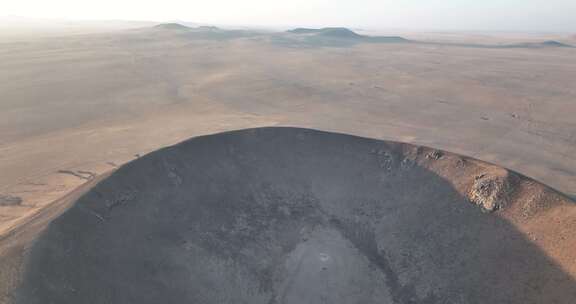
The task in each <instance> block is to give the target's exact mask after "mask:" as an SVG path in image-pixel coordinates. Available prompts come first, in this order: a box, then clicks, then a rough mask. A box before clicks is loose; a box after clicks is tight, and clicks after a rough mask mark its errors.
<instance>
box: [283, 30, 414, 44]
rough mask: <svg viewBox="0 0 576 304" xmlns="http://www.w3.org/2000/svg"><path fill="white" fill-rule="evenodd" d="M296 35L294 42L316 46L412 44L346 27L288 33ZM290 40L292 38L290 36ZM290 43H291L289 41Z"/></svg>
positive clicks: (396, 37) (394, 37) (401, 39)
mask: <svg viewBox="0 0 576 304" xmlns="http://www.w3.org/2000/svg"><path fill="white" fill-rule="evenodd" d="M287 33H289V34H296V35H294V37H292V38H293V39H292V40H291V41H292V42H296V43H300V44H303V45H308V46H310V45H312V46H314V45H316V46H346V45H354V44H356V43H363V42H366V43H405V42H411V41H410V40H408V39H405V38H403V37H399V36H366V35H361V34H358V33H356V32H354V31H352V30H350V29H348V28H345V27H326V28H320V29H312V28H296V29H293V30H289V31H287ZM288 39H290V36H288ZM287 42H288V43H289V41H287Z"/></svg>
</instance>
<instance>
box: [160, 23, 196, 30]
mask: <svg viewBox="0 0 576 304" xmlns="http://www.w3.org/2000/svg"><path fill="white" fill-rule="evenodd" d="M154 28H155V29H161V30H180V31H182V30H185V31H187V30H190V29H191V28H190V27H187V26H185V25H182V24H180V23H162V24H158V25H155V26H154Z"/></svg>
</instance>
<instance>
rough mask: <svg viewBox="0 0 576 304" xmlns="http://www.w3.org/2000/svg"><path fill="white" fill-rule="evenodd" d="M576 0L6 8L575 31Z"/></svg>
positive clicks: (56, 3) (24, 3) (60, 3)
mask: <svg viewBox="0 0 576 304" xmlns="http://www.w3.org/2000/svg"><path fill="white" fill-rule="evenodd" d="M574 11H576V1H572V0H548V1H545V0H531V1H530V2H529V3H527V2H525V1H520V0H486V1H482V2H480V1H472V0H448V1H446V0H445V1H443V0H406V1H402V2H401V3H399V1H394V0H381V1H376V0H358V1H344V0H336V1H329V0H292V1H275V2H270V1H265V0H247V1H242V2H238V1H227V0H214V1H210V2H205V1H182V0H165V1H161V2H160V1H153V2H146V3H144V2H141V1H137V0H123V1H113V0H101V1H98V2H96V1H87V0H53V1H49V2H48V1H38V0H20V1H10V2H8V3H4V4H3V9H2V13H0V14H1V15H0V17H1V16H21V17H29V18H56V19H60V18H63V19H75V20H110V19H115V20H134V21H140V20H142V21H156V22H165V21H173V20H183V21H189V22H200V23H214V24H230V25H232V24H234V25H252V26H270V27H273V26H316V27H320V26H347V27H362V28H370V29H384V28H402V29H427V30H481V31H482V30H484V31H542V32H547V31H550V32H571V31H575V29H576V19H574V18H573V16H572V12H574Z"/></svg>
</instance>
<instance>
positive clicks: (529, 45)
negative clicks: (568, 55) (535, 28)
mask: <svg viewBox="0 0 576 304" xmlns="http://www.w3.org/2000/svg"><path fill="white" fill-rule="evenodd" d="M505 47H510V48H546V47H551V48H573V47H574V46H572V45H569V44H566V43H562V42H559V41H555V40H548V41H543V42H526V43H518V44H511V45H507V46H505Z"/></svg>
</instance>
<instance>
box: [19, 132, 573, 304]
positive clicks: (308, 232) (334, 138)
mask: <svg viewBox="0 0 576 304" xmlns="http://www.w3.org/2000/svg"><path fill="white" fill-rule="evenodd" d="M405 148H406V146H405V145H401V144H395V143H387V142H383V141H378V140H371V139H365V138H359V137H354V136H348V135H341V134H333V133H326V132H320V131H313V130H306V129H297V128H261V129H251V130H243V131H235V132H228V133H222V134H216V135H211V136H204V137H198V138H193V139H191V140H188V141H186V142H183V143H181V144H179V145H176V146H173V147H169V148H165V149H162V150H159V151H157V152H154V153H151V154H149V155H146V156H143V157H141V158H139V159H138V160H135V161H133V162H131V163H129V164H127V165H125V166H123V167H122V168H120V169H119V170H117V171H116V172H115V173H114V174H113V175H112V176H111V177H109V178H108V179H106V180H104V181H103V182H101V183H100V184H98V185H97V186H96V187H95V188H94V189H92V190H91V191H90V192H89V193H88V194H86V195H85V196H83V197H82V198H81V199H80V200H79V201H78V202H77V203H76V204H75V205H74V206H73V207H72V208H71V209H70V210H68V211H67V212H66V213H64V214H63V215H62V216H61V217H59V218H58V219H56V220H55V221H54V222H52V224H51V225H50V226H49V228H48V229H47V230H46V231H45V233H44V234H43V235H42V236H41V237H40V238H39V239H38V240H37V242H36V243H35V244H34V246H33V248H32V250H31V252H30V255H29V256H28V260H27V263H26V269H25V275H24V279H23V281H22V283H21V284H20V286H19V288H18V289H17V297H16V303H27V304H32V303H61V304H65V303H74V304H78V303H203V304H210V303H214V304H216V303H218V304H222V303H263V304H271V303H286V304H288V303H298V304H307V303H310V304H312V303H314V304H316V303H318V304H320V303H333V304H334V303H342V304H351V303H363V304H364V303H398V304H403V303H454V304H456V303H458V304H462V303H478V304H480V303H522V304H526V303H572V300H573V299H576V282H575V281H574V280H573V278H571V277H570V276H569V275H568V274H566V273H565V272H564V271H563V270H562V269H560V267H559V266H558V265H556V264H555V263H554V262H553V261H551V260H550V259H549V258H547V257H546V255H545V254H544V253H543V252H542V251H541V250H540V249H539V248H538V247H536V246H535V245H533V244H532V243H531V242H530V241H528V240H527V239H526V238H525V237H524V235H523V234H522V233H520V232H519V231H517V230H516V228H515V227H514V226H512V225H511V224H510V223H508V222H507V221H505V220H503V219H501V218H499V217H498V216H496V215H490V214H485V213H482V212H481V211H480V210H479V209H478V208H477V207H476V206H474V205H472V204H470V203H469V202H468V201H467V199H466V198H464V197H462V196H461V195H460V194H459V193H458V192H457V191H456V190H455V189H454V188H453V187H452V185H451V184H450V182H448V181H446V180H444V179H443V178H441V177H439V176H438V175H436V174H435V173H433V172H431V171H429V170H427V169H425V168H423V167H421V166H419V165H418V164H417V163H416V162H413V161H411V160H410V159H409V158H406V157H405V155H404V149H405Z"/></svg>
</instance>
